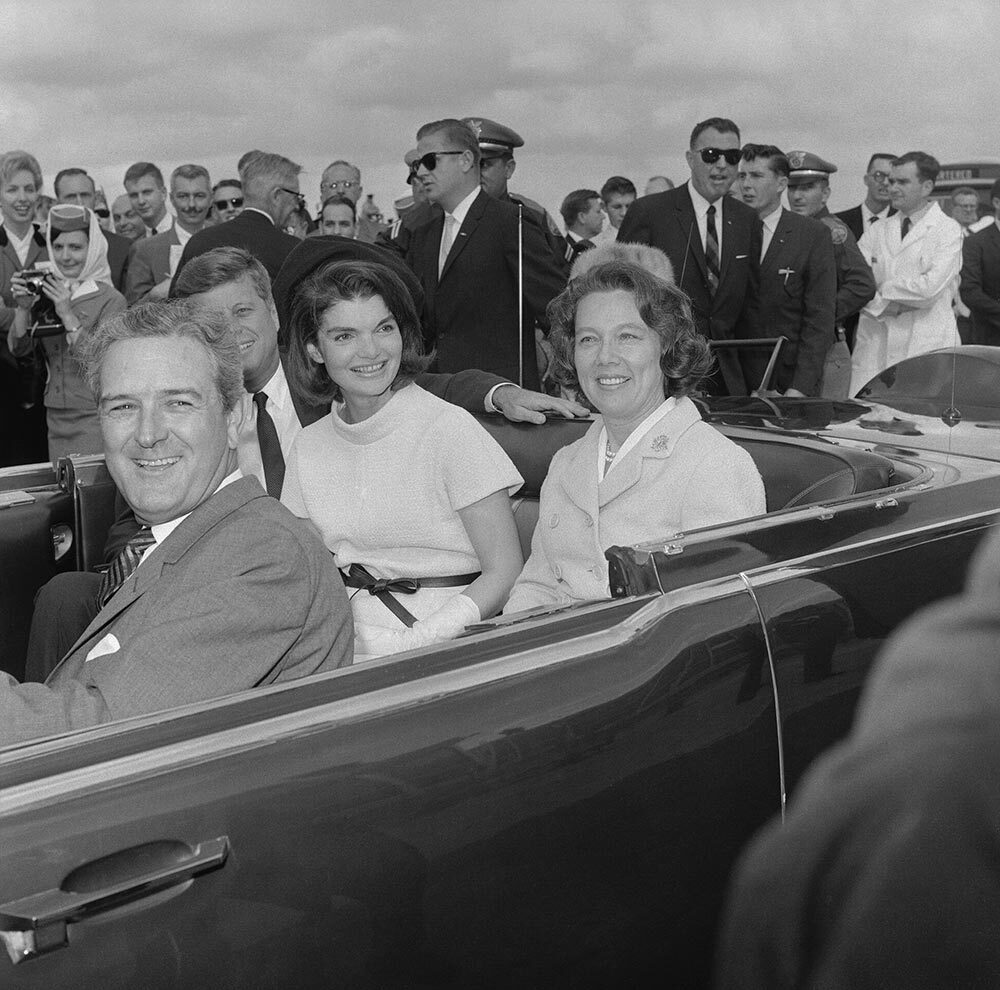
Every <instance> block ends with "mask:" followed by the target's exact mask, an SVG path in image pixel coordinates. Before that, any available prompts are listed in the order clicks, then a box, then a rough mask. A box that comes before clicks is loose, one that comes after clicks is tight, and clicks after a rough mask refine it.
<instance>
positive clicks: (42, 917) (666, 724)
mask: <svg viewBox="0 0 1000 990" xmlns="http://www.w3.org/2000/svg"><path fill="white" fill-rule="evenodd" d="M967 350H968V349H963V352H965V351H967ZM942 360H943V361H944V362H945V364H944V371H943V372H941V373H942V374H945V375H951V384H950V385H948V384H946V385H945V386H944V392H943V393H942V394H940V395H937V397H934V396H930V395H928V394H924V395H916V394H909V395H901V397H899V398H898V401H897V398H896V397H895V396H894V394H893V391H892V387H888V386H887V387H886V388H885V389H883V391H882V394H879V395H878V396H877V397H873V398H877V402H874V401H873V402H867V401H865V402H862V401H855V402H846V403H830V402H822V401H818V400H772V399H750V400H718V401H715V402H711V403H706V404H704V406H703V412H704V414H705V415H706V418H708V419H709V420H710V421H712V422H714V423H715V424H716V425H717V426H718V428H719V429H721V430H723V432H725V433H726V434H727V435H729V436H730V437H732V438H733V439H734V440H736V441H737V442H738V443H740V444H741V445H743V446H744V447H745V449H747V450H749V451H751V453H752V455H753V456H754V457H755V459H756V461H757V463H758V465H759V467H760V468H761V471H762V474H763V476H764V478H765V484H766V488H767V496H768V510H769V511H768V514H767V515H765V516H761V517H758V518H755V519H750V520H744V521H741V522H737V523H732V524H729V525H726V526H720V527H713V528H710V529H706V530H702V531H698V532H694V533H687V534H658V536H657V540H656V542H655V543H649V544H646V545H642V546H637V547H627V548H614V549H612V550H611V551H609V561H610V568H611V576H612V589H613V593H614V595H615V597H614V598H613V599H612V600H610V601H601V602H594V603H590V604H586V605H582V606H577V607H573V608H569V609H562V610H555V611H549V612H546V611H544V610H543V611H542V612H541V613H540V614H534V615H532V614H527V615H522V616H514V617H508V618H502V619H499V620H496V621H494V622H490V623H484V624H483V625H482V626H480V627H477V630H476V631H474V632H473V634H472V635H469V636H467V637H463V638H461V639H458V640H455V641H453V642H451V643H448V644H446V645H444V646H440V647H437V648H434V649H429V650H424V651H420V652H414V653H409V654H401V655H398V656H394V657H388V658H385V659H383V660H380V661H375V662H372V663H368V664H364V665H359V666H358V667H355V668H348V669H345V670H342V671H337V672H333V673H330V674H325V675H319V676H316V677H312V678H306V679H303V680H301V681H298V682H294V683H291V684H286V685H282V686H278V687H272V688H267V689H262V690H259V691H256V692H248V693H244V694H241V695H235V696H231V697H228V698H221V699H218V700H215V701H211V702H205V703H201V704H197V705H192V706H189V707H187V708H183V709H176V710H172V711H169V712H160V713H154V714H151V715H148V716H144V717H141V718H137V719H132V720H130V721H127V722H121V723H117V724H112V725H107V726H103V727H100V728H96V729H91V730H87V731H82V732H77V733H73V734H69V735H66V736H60V737H55V738H50V739H47V740H41V741H38V742H34V743H30V744H24V745H20V746H16V747H10V748H8V749H5V750H2V751H0V843H2V845H0V848H2V850H3V855H2V858H0V932H2V935H3V941H4V943H5V944H6V947H7V949H8V953H9V954H10V956H11V959H12V960H13V959H19V960H20V961H19V962H18V963H17V964H16V965H14V964H13V962H11V961H8V960H5V959H0V968H2V969H3V971H4V979H3V985H4V986H8V987H13V988H28V987H39V988H41V987H44V988H52V987H63V986H65V987H70V986H72V987H107V988H110V987H134V986H143V987H147V988H160V987H177V988H181V987H183V988H190V987H334V986H337V987H341V986H342V987H358V988H403V987H414V986H432V987H482V988H486V987H497V988H514V987H518V988H524V987H547V988H548V987H611V986H628V985H633V986H634V985H654V984H653V981H655V985H677V986H696V985H699V984H701V983H703V982H704V981H705V980H706V979H707V972H708V965H709V959H710V952H711V944H712V939H713V936H714V927H715V922H716V918H717V915H718V912H719V909H720V906H721V899H722V896H723V891H724V887H725V882H726V879H727V875H728V872H729V869H730V867H731V865H732V862H733V860H734V858H735V856H736V854H737V853H738V851H739V849H740V848H741V847H742V845H743V844H744V843H745V842H746V840H747V838H748V837H749V836H750V835H751V833H752V832H753V831H754V830H755V829H756V828H758V827H759V826H760V825H761V824H762V823H763V822H764V821H766V820H767V819H768V818H770V817H771V816H773V815H775V814H779V813H780V812H781V810H782V807H783V802H784V799H785V796H786V795H787V794H788V793H789V792H790V791H791V790H792V789H793V788H794V786H795V784H796V782H797V781H798V779H799V778H800V777H801V775H802V772H803V770H804V769H805V767H806V766H807V765H808V764H809V763H810V762H811V761H812V760H813V758H814V757H815V756H816V755H817V754H818V753H819V752H820V751H822V750H823V749H825V748H827V747H828V746H830V745H831V744H832V743H834V742H835V741H836V740H837V739H838V738H840V737H841V736H842V735H843V734H844V733H845V732H846V730H847V728H848V726H849V724H850V721H851V717H852V713H853V710H854V706H855V703H856V700H857V697H858V693H859V690H860V688H861V685H862V682H863V681H864V678H865V676H866V674H867V672H868V670H869V668H870V666H871V663H872V660H873V658H874V656H875V654H876V652H877V650H878V649H879V647H880V645H881V644H882V642H883V641H884V640H885V638H886V636H887V635H888V634H889V633H890V632H891V631H892V630H893V629H894V628H895V627H896V626H897V625H898V624H899V623H900V622H901V621H903V620H904V619H905V618H907V617H908V616H909V615H911V614H912V613H913V612H914V611H915V610H917V609H918V608H920V607H921V606H923V605H925V604H927V603H928V602H931V601H933V600H936V599H938V598H941V597H943V596H945V595H947V594H949V593H951V592H953V591H955V590H957V589H958V588H959V587H960V585H961V581H962V577H963V573H964V569H965V566H966V563H967V561H968V558H969V556H970V554H971V553H972V551H973V549H974V548H975V547H976V546H977V545H978V543H979V542H980V540H981V539H982V538H983V536H984V535H985V534H986V533H987V531H988V530H989V529H990V528H992V527H994V526H996V525H997V522H998V518H1000V457H998V456H997V454H998V451H997V443H996V437H997V434H996V432H995V429H996V426H997V425H998V422H1000V416H998V415H997V414H996V411H995V409H992V411H991V405H990V400H989V398H988V397H982V401H981V402H980V397H978V396H976V397H973V398H970V397H968V396H965V397H964V398H962V399H961V402H963V403H965V405H966V410H968V409H971V408H972V407H973V406H975V409H976V414H975V415H970V414H968V412H967V411H966V412H965V413H963V411H962V409H961V408H959V405H957V404H956V396H960V395H961V394H962V393H961V389H960V387H958V386H957V385H956V384H955V377H954V376H955V371H956V368H957V363H956V361H957V357H956V356H954V355H953V356H951V357H950V358H943V359H942ZM977 360H978V361H980V362H983V361H985V362H986V364H987V365H991V366H992V368H993V373H994V377H993V382H994V383H995V382H996V381H997V380H998V379H997V377H996V374H995V372H996V362H995V360H994V355H993V354H992V352H991V353H989V354H984V355H979V357H978V358H977ZM977 370H981V369H980V368H979V367H978V365H977ZM925 375H930V377H929V378H925V381H930V382H931V383H932V384H933V382H936V381H937V379H936V378H935V377H934V374H931V373H930V372H925ZM918 377H919V375H918ZM987 377H988V376H987ZM906 381H911V380H910V379H908V378H907V377H906V375H902V377H901V376H900V375H898V374H897V376H896V377H895V378H894V382H893V384H895V383H897V382H906ZM883 384H885V383H883ZM911 384H912V382H911ZM900 387H901V388H902V386H900ZM994 388H995V384H994ZM921 390H923V392H924V393H928V392H929V391H930V386H929V385H926V384H925V385H922V386H914V387H912V388H910V393H916V392H920V391H921ZM902 391H906V389H902ZM973 399H974V401H973ZM993 401H994V403H995V400H993ZM894 402H895V403H896V405H893V403H894ZM907 403H910V405H907ZM914 403H916V404H917V405H919V409H918V408H916V407H915V406H914ZM920 403H922V405H920ZM901 423H903V424H904V425H903V426H900V424H901ZM488 425H489V428H490V429H492V430H493V431H494V432H495V434H496V435H497V436H498V437H500V438H501V440H502V442H503V443H504V444H505V446H506V447H507V448H508V450H510V451H511V452H512V454H513V455H514V457H515V461H516V462H517V463H518V466H519V467H520V468H521V470H522V474H524V475H525V477H526V479H527V481H528V486H529V489H530V490H534V491H535V492H537V488H538V484H539V483H540V480H541V477H542V476H543V475H544V470H545V466H546V465H547V463H548V458H549V457H550V456H551V453H552V451H553V450H555V449H557V448H558V447H559V446H561V445H562V444H563V443H565V442H568V441H569V440H570V439H573V438H575V437H576V436H579V435H580V434H581V433H582V430H583V428H584V426H583V424H579V423H553V424H550V425H547V426H546V427H541V428H535V427H517V426H512V425H510V424H507V423H504V422H490V423H489V424H488ZM111 493H113V489H112V488H111V487H110V485H109V483H108V481H107V478H106V475H105V474H104V469H103V465H102V464H101V463H100V461H99V460H97V461H80V462H76V463H70V464H67V465H66V466H65V467H64V473H63V476H62V478H61V479H59V480H58V481H57V480H56V479H55V478H53V477H52V474H51V471H50V470H49V469H47V468H45V467H39V468H35V469H24V470H21V471H7V472H3V473H2V474H0V500H2V501H0V504H4V503H6V504H7V505H8V507H7V508H6V509H3V510H2V511H0V547H2V548H3V549H2V553H3V555H4V556H3V566H2V568H0V609H2V612H0V621H2V623H3V624H4V628H3V633H4V639H3V644H4V645H3V652H2V654H0V657H2V661H3V664H4V665H5V666H6V667H7V669H8V670H10V671H11V672H12V673H15V674H16V673H18V663H19V662H20V658H21V657H22V656H23V643H24V637H25V635H26V624H27V616H30V601H31V596H32V594H33V593H34V589H35V588H37V587H38V586H39V585H40V584H41V583H42V581H44V580H45V579H46V577H47V576H48V575H50V574H51V573H52V572H54V571H55V570H58V569H63V568H66V567H69V566H90V565H91V564H92V563H93V562H94V561H95V560H96V559H97V556H98V553H99V551H98V547H99V546H100V542H101V540H102V539H103V535H102V534H103V532H104V531H105V530H106V528H107V524H108V522H109V521H110V513H111V502H110V497H109V496H110V494H111ZM535 511H536V506H534V505H533V504H532V501H531V498H530V497H529V498H527V499H526V500H525V501H523V502H522V503H521V504H520V505H519V506H518V517H519V525H521V526H522V528H523V529H524V530H525V531H527V530H530V527H531V522H532V513H533V512H535ZM53 539H54V542H53ZM69 541H71V542H69ZM68 542H69V546H68V549H67V544H68ZM53 546H56V547H57V548H59V549H60V550H63V549H65V550H66V552H65V553H64V554H63V556H62V557H61V558H60V559H59V560H58V561H57V560H55V559H54V556H53V550H52V547H53Z"/></svg>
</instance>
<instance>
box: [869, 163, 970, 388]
mask: <svg viewBox="0 0 1000 990" xmlns="http://www.w3.org/2000/svg"><path fill="white" fill-rule="evenodd" d="M937 172H938V164H937V162H936V161H935V159H933V158H931V157H930V156H929V155H925V154H924V153H923V152H919V151H914V152H909V153H908V154H906V155H903V156H902V157H901V158H897V159H896V160H895V161H894V162H893V168H892V178H891V180H890V182H891V187H890V196H891V197H892V205H893V206H894V207H895V208H896V209H897V211H898V212H897V213H894V214H893V215H892V216H891V217H889V218H888V219H886V220H880V221H879V222H878V223H876V224H872V226H871V227H870V228H869V229H868V231H867V232H866V233H865V234H864V235H863V236H862V238H861V240H860V241H858V247H859V248H860V249H861V253H862V255H864V258H865V260H866V261H867V262H868V264H869V265H871V268H872V272H873V273H874V275H875V283H876V285H877V286H878V292H876V293H875V297H874V298H873V299H872V300H871V301H870V302H869V303H868V305H866V306H865V308H864V309H863V310H862V311H861V317H860V319H859V321H858V333H857V337H856V340H855V344H854V353H853V355H852V359H851V388H850V394H851V395H857V394H858V392H859V391H860V390H861V389H862V388H863V387H864V386H865V385H866V384H867V383H868V382H870V381H871V380H872V379H873V378H874V377H875V376H876V375H878V374H880V373H881V372H883V371H885V369H886V368H889V367H892V365H894V364H898V363H899V362H900V361H902V360H904V359H905V358H908V357H913V356H915V355H917V354H925V353H927V352H928V351H934V350H937V349H938V348H940V347H952V346H954V345H956V344H958V343H960V340H959V337H958V328H957V325H956V323H955V314H954V312H953V311H952V308H951V307H952V300H953V299H954V296H955V290H956V288H957V287H958V274H959V272H960V271H961V269H962V230H961V228H960V227H959V225H958V224H957V223H956V222H955V221H954V220H952V219H951V217H947V216H945V215H944V212H943V211H942V210H941V207H940V206H938V204H937V203H934V202H931V201H930V195H931V192H932V191H933V189H934V179H935V178H936V177H937ZM904 222H906V226H907V233H906V236H905V237H904V236H903V223H904Z"/></svg>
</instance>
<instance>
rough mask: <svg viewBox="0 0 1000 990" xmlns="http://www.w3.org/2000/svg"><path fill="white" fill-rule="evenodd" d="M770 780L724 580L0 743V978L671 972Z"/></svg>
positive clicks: (748, 625) (708, 910) (696, 948)
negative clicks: (183, 705)
mask: <svg viewBox="0 0 1000 990" xmlns="http://www.w3.org/2000/svg"><path fill="white" fill-rule="evenodd" d="M780 793H781V781H780V773H779V761H778V746H777V729H776V718H775V711H774V695H773V685H772V681H771V676H770V666H769V662H768V656H767V651H766V649H765V646H764V639H763V635H762V629H761V626H760V622H759V618H758V614H757V610H756V607H755V605H754V602H753V600H752V598H751V596H750V595H749V594H748V593H747V590H746V586H745V584H744V582H743V581H741V580H739V579H731V580H724V581H715V582H711V583H709V584H708V585H704V586H696V587H694V588H689V589H683V590H679V591H676V592H673V593H671V594H670V595H666V596H662V595H658V596H647V597H645V598H641V599H628V600H625V601H622V602H608V603H604V604H601V605H595V606H588V607H585V608H582V609H578V610H571V611H570V612H568V613H565V614H559V615H555V616H550V617H547V618H542V619H533V620H529V621H527V622H525V623H520V624H516V625H514V626H512V627H510V628H503V629H496V630H495V631H492V632H487V633H484V634H481V635H478V636H476V637H474V638H470V639H465V640H459V641H456V642H453V643H451V644H449V645H447V646H445V647H444V648H442V649H439V650H435V651H431V652H425V653H423V654H419V655H413V656H402V657H398V658H389V659H386V660H383V661H377V662H374V663H370V664H366V665H362V666H359V667H357V668H353V669H347V670H344V671H339V672H335V673H332V674H329V675H322V676H319V677H315V678H308V679H305V680H303V681H300V682H296V683H293V684H290V685H285V686H281V687H277V688H270V689H266V690H262V691H259V692H253V693H248V694H246V695H243V696H240V697H236V698H233V699H222V700H219V701H215V702H212V703H205V704H201V705H196V706H192V707H191V708H189V709H184V710H178V711H177V712H174V713H169V714H166V715H164V714H159V715H152V716H148V717H145V718H140V719H136V720H132V721H131V722H129V723H122V724H120V725H117V726H107V727H103V728H98V729H94V730H89V731H87V732H83V733H77V734H75V735H72V736H68V737H63V738H61V739H55V740H50V741H46V742H39V743H36V744H31V745H25V746H22V747H18V748H15V749H11V750H7V751H4V752H3V753H2V754H0V843H2V848H3V850H4V854H3V856H2V857H0V891H2V895H0V897H2V903H0V929H2V930H3V940H4V942H5V944H6V946H7V948H8V951H9V952H10V953H12V954H13V955H14V956H17V954H18V952H19V951H20V952H22V953H23V952H24V950H25V947H26V946H27V945H28V943H29V941H30V939H29V936H27V935H25V933H24V931H23V930H24V929H31V927H32V926H33V925H34V926H35V931H34V932H33V933H32V936H31V937H34V938H35V940H36V945H37V946H40V947H41V948H45V947H46V946H52V947H53V948H52V951H48V952H42V953H40V954H38V955H37V956H35V957H33V958H28V959H24V961H21V962H19V963H18V964H17V965H14V964H13V963H11V962H9V961H6V960H4V961H2V962H0V965H2V966H3V968H4V970H5V972H4V974H3V985H4V986H9V987H12V988H17V990H21V988H29V987H30V988H36V987H38V988H41V987H45V988H51V987H56V986H101V987H108V988H110V987H136V986H142V987H145V988H150V990H152V988H160V987H177V988H180V987H184V988H190V987H209V986H212V987H229V986H232V987H241V988H242V987H268V988H273V987H297V988H298V987H313V986H315V987H324V988H325V987H331V986H344V987H361V988H367V987H371V988H391V987H400V988H402V987H411V986H414V985H421V986H425V985H426V986H442V987H444V986H463V987H471V986H475V987H523V986H553V987H555V986H574V987H577V986H586V985H591V986H607V985H628V984H629V983H630V982H631V983H633V984H634V983H637V982H642V983H645V982H648V981H649V980H651V979H657V980H659V979H662V977H663V974H664V973H665V972H670V973H671V975H672V977H673V978H675V979H677V980H678V981H679V982H680V983H682V984H683V985H695V984H696V983H697V982H699V981H703V980H704V979H705V978H706V976H707V972H708V962H709V957H710V951H711V941H712V930H713V926H714V922H715V917H716V915H717V913H718V910H719V906H720V904H721V898H722V893H723V888H724V884H725V880H726V877H727V874H728V871H729V868H730V865H731V863H732V860H733V858H734V857H735V855H736V853H737V851H738V850H739V848H740V847H741V846H742V844H743V843H744V842H745V840H746V838H747V837H748V835H749V834H750V833H751V832H752V831H753V830H754V829H755V828H756V827H757V826H759V825H760V824H761V823H762V822H763V821H764V820H766V819H767V818H768V817H769V816H770V815H772V814H774V813H776V812H777V811H778V809H779V807H780ZM60 912H61V916H62V920H59V916H60ZM41 919H48V920H47V921H46V922H45V923H42V920H41Z"/></svg>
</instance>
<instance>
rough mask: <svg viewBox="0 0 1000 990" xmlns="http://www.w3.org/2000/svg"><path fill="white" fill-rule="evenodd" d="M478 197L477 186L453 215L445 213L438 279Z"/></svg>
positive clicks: (439, 252) (456, 208)
mask: <svg viewBox="0 0 1000 990" xmlns="http://www.w3.org/2000/svg"><path fill="white" fill-rule="evenodd" d="M478 195H479V186H476V188H475V189H473V190H472V192H470V193H469V195H468V196H466V197H465V199H463V200H462V202H461V203H459V204H458V206H456V207H455V209H454V210H452V211H451V213H448V212H447V211H446V212H445V215H444V227H443V228H442V229H441V245H440V247H439V248H438V278H440V277H441V273H442V272H443V271H444V263H445V261H447V259H448V254H449V252H450V251H451V248H452V245H453V244H454V243H455V239H456V238H457V237H458V232H459V231H460V230H461V229H462V224H463V223H464V222H465V217H466V215H467V214H468V212H469V209H470V208H471V207H472V204H473V203H474V202H475V199H476V197H477V196H478Z"/></svg>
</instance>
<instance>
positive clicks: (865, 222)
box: [858, 203, 891, 240]
mask: <svg viewBox="0 0 1000 990" xmlns="http://www.w3.org/2000/svg"><path fill="white" fill-rule="evenodd" d="M890 209H891V204H888V203H887V204H886V205H885V206H884V207H883V208H882V209H881V210H879V212H878V213H875V212H874V211H872V210H869V209H868V207H867V206H865V205H864V203H862V204H861V227H862V230H861V232H862V233H863V234H867V233H868V228H869V227H871V225H872V224H873V223H881V222H882V221H883V220H888V219H889V210H890ZM858 240H861V238H860V237H859V238H858Z"/></svg>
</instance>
